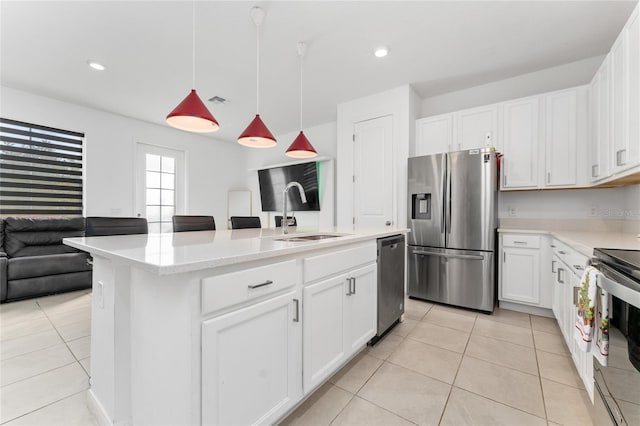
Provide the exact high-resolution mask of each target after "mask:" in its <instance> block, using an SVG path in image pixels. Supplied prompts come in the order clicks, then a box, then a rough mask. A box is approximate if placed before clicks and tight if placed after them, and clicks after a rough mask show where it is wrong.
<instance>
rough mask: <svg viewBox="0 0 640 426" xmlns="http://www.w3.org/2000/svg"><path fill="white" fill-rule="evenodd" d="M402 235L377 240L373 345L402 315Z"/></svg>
mask: <svg viewBox="0 0 640 426" xmlns="http://www.w3.org/2000/svg"><path fill="white" fill-rule="evenodd" d="M404 265H405V239H404V235H393V236H391V237H385V238H378V334H376V336H375V337H374V338H373V339H371V344H375V342H377V341H378V340H379V339H380V338H381V337H382V336H383V335H384V334H385V333H386V332H387V331H389V330H390V329H391V327H393V326H394V325H395V324H396V323H398V322H399V321H400V319H401V317H402V314H404Z"/></svg>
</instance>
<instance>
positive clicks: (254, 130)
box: [238, 6, 277, 148]
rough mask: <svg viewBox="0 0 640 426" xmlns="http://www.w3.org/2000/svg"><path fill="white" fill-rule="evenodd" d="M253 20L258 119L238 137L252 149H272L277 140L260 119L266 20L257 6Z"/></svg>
mask: <svg viewBox="0 0 640 426" xmlns="http://www.w3.org/2000/svg"><path fill="white" fill-rule="evenodd" d="M251 19H252V20H253V23H254V24H255V25H256V117H255V118H254V119H253V121H252V122H251V123H249V126H247V128H246V129H244V132H242V134H241V135H240V136H239V137H238V143H239V144H240V145H244V146H248V147H251V148H271V147H273V146H276V144H277V142H276V138H274V137H273V135H272V134H271V132H270V131H269V129H268V128H267V126H266V125H265V124H264V122H263V121H262V119H261V118H260V112H259V111H260V25H261V24H262V20H263V19H264V10H262V9H261V8H259V7H258V6H255V7H253V8H252V9H251Z"/></svg>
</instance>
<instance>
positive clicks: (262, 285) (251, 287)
mask: <svg viewBox="0 0 640 426" xmlns="http://www.w3.org/2000/svg"><path fill="white" fill-rule="evenodd" d="M269 284H273V281H271V280H266V281H265V282H263V283H260V284H249V285H248V286H247V287H249V288H250V289H252V290H253V289H254V288H260V287H264V286H265V285H269Z"/></svg>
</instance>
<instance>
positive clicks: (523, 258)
mask: <svg viewBox="0 0 640 426" xmlns="http://www.w3.org/2000/svg"><path fill="white" fill-rule="evenodd" d="M501 299H502V300H508V301H514V302H520V303H527V304H530V305H539V304H540V251H539V250H535V249H521V248H514V247H504V248H503V249H502V288H501Z"/></svg>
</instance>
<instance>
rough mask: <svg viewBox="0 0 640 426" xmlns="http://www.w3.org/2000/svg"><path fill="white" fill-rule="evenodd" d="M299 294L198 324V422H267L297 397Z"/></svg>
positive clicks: (293, 293)
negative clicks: (199, 381) (199, 355)
mask: <svg viewBox="0 0 640 426" xmlns="http://www.w3.org/2000/svg"><path fill="white" fill-rule="evenodd" d="M299 294H300V292H299V291H291V292H288V293H286V294H283V295H281V296H278V297H274V298H273V299H269V300H267V301H264V302H260V303H257V304H255V305H252V306H249V307H247V308H244V309H240V310H238V311H235V312H232V313H230V314H227V315H223V316H221V317H218V318H214V319H211V320H208V321H205V322H204V323H203V324H202V424H206V425H249V424H272V423H274V422H275V421H276V420H277V419H278V418H280V417H281V416H282V415H283V414H284V413H286V412H287V411H288V410H289V409H290V408H291V407H292V406H293V405H294V404H295V403H296V402H297V401H298V400H299V399H300V397H301V394H302V389H301V380H300V377H301V357H302V354H301V348H302V345H301V339H302V335H301V334H302V327H301V323H300V318H301V316H300V311H299V309H300V296H299ZM296 300H297V302H296Z"/></svg>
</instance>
